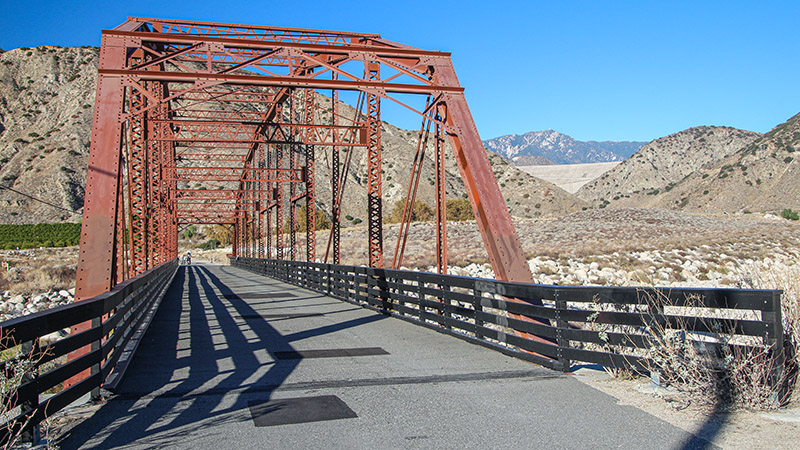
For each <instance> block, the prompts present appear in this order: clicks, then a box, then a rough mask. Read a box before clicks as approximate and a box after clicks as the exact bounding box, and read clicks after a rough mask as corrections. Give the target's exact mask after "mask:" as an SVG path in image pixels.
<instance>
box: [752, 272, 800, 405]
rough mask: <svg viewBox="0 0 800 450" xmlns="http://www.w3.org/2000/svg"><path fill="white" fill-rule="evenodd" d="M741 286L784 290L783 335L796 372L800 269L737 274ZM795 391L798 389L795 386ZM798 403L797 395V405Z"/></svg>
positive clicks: (798, 363) (799, 360)
mask: <svg viewBox="0 0 800 450" xmlns="http://www.w3.org/2000/svg"><path fill="white" fill-rule="evenodd" d="M737 278H738V279H739V281H738V285H739V287H741V288H747V289H780V290H782V291H783V294H782V296H781V315H782V317H783V331H784V333H785V334H786V335H787V337H788V342H787V347H788V348H789V349H790V352H789V356H790V357H792V360H791V361H787V363H789V364H790V367H789V368H790V369H792V371H796V370H797V367H800V354H799V353H800V352H798V351H797V349H798V348H800V347H798V346H800V265H798V264H796V263H795V264H793V265H778V264H773V265H771V266H769V267H766V268H764V269H762V270H751V271H746V270H743V269H740V270H739V273H738V274H737ZM791 387H792V388H794V386H791ZM797 400H798V395H797V394H795V395H794V398H793V401H797Z"/></svg>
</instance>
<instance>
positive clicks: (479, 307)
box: [472, 281, 486, 340]
mask: <svg viewBox="0 0 800 450" xmlns="http://www.w3.org/2000/svg"><path fill="white" fill-rule="evenodd" d="M482 298H483V292H482V291H481V290H480V289H478V284H477V283H475V282H474V281H473V285H472V309H474V310H475V337H476V338H477V339H480V340H483V339H484V338H485V337H486V336H484V335H483V332H481V328H483V320H481V319H480V318H479V315H480V313H482V312H483V304H482V303H481V300H482Z"/></svg>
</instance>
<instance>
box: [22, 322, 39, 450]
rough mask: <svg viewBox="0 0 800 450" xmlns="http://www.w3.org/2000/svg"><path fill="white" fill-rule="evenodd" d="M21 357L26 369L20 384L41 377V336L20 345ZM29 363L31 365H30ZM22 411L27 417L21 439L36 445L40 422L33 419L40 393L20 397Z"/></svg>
mask: <svg viewBox="0 0 800 450" xmlns="http://www.w3.org/2000/svg"><path fill="white" fill-rule="evenodd" d="M20 352H21V358H23V359H24V361H23V364H25V365H26V366H25V369H24V370H25V371H24V372H23V373H22V378H21V380H20V384H21V385H22V384H25V383H28V382H30V381H33V380H35V379H36V378H38V377H39V358H40V351H39V338H36V339H34V340H33V341H25V342H23V343H22V345H21V346H20ZM28 364H29V365H28ZM19 400H20V402H19V404H20V412H21V413H22V414H23V415H24V416H28V418H27V419H23V420H24V422H23V427H22V430H20V440H21V441H22V442H32V443H33V444H34V445H36V444H38V441H39V424H38V423H34V422H33V421H32V419H33V417H32V416H33V414H34V412H35V411H36V408H37V407H38V406H39V393H38V391H37V392H33V393H32V394H31V395H30V396H28V397H27V398H20V399H19Z"/></svg>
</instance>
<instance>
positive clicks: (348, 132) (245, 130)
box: [151, 120, 367, 146]
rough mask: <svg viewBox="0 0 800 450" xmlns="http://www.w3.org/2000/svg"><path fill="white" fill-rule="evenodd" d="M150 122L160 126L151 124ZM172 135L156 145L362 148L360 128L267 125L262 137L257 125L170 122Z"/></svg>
mask: <svg viewBox="0 0 800 450" xmlns="http://www.w3.org/2000/svg"><path fill="white" fill-rule="evenodd" d="M154 122H161V121H160V120H155V121H154ZM165 122H168V123H169V124H170V125H171V126H172V127H173V128H174V129H175V130H176V132H175V134H174V135H172V134H170V135H164V136H154V137H152V138H151V139H154V140H159V141H176V142H181V141H189V142H263V143H281V144H297V143H302V144H307V145H339V146H348V145H351V146H366V145H367V142H366V127H365V126H364V125H356V126H347V125H337V126H333V125H314V124H303V123H269V124H268V125H267V126H266V131H265V132H264V134H263V136H262V135H261V133H260V132H259V129H260V128H262V127H263V126H262V125H261V124H258V123H245V122H217V121H199V120H171V121H165Z"/></svg>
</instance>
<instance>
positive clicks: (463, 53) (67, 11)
mask: <svg viewBox="0 0 800 450" xmlns="http://www.w3.org/2000/svg"><path fill="white" fill-rule="evenodd" d="M101 5H102V6H101ZM2 9H3V13H2V15H0V48H3V49H6V50H8V49H11V48H16V47H20V46H35V45H42V44H50V45H62V46H72V45H94V46H97V45H99V43H100V30H101V29H104V28H106V29H107V28H113V27H115V26H117V25H118V24H120V23H122V22H124V21H125V18H126V17H127V16H140V17H163V18H180V19H187V20H208V21H216V22H232V23H250V24H259V25H275V26H291V27H302V28H322V29H331V30H347V31H359V32H369V33H380V34H381V35H382V36H383V37H384V38H387V39H390V40H393V41H397V42H402V43H405V44H408V45H413V46H416V47H420V48H424V49H428V50H442V51H448V52H451V53H452V54H453V61H454V63H455V66H456V71H457V73H458V76H459V80H460V81H461V84H462V86H464V87H465V88H466V95H467V100H468V102H469V104H470V108H471V110H472V113H473V116H474V117H475V121H476V124H477V126H478V130H479V131H480V133H481V137H482V138H484V139H489V138H493V137H497V136H501V135H504V134H511V133H518V134H520V133H524V132H527V131H533V130H542V129H548V128H551V129H554V130H557V131H560V132H563V133H566V134H569V135H571V136H573V137H575V138H576V139H580V140H640V141H649V140H651V139H655V138H658V137H661V136H665V135H668V134H671V133H675V132H677V131H681V130H683V129H686V128H689V127H692V126H698V125H726V126H732V127H736V128H743V129H747V130H753V131H759V132H765V131H768V130H769V129H770V128H772V127H773V126H775V125H778V124H779V123H781V122H783V121H785V120H786V119H788V118H789V117H791V116H793V115H795V114H797V113H798V112H800V83H798V79H800V45H798V43H800V39H799V38H798V32H797V30H798V25H797V24H798V17H800V2H799V1H797V0H792V1H788V0H787V1H769V0H765V1H762V2H744V1H702V0H696V1H691V2H689V1H652V2H647V1H632V2H621V1H620V2H600V1H560V2H559V1H552V0H550V1H502V0H499V1H492V2H490V1H482V2H477V1H470V0H463V1H447V0H443V1H437V2H431V1H417V0H405V1H395V2H385V3H381V2H377V1H372V2H351V1H341V2H325V1H305V0H288V1H283V2H275V1H261V2H259V1H253V0H250V1H239V0H227V1H222V2H220V1H214V2H211V1H207V0H194V1H181V0H171V1H170V0H167V1H136V0H130V1H125V2H116V1H113V0H111V1H108V2H80V1H36V0H34V1H24V2H23V1H18V2H17V1H13V2H12V1H10V0H6V1H5V2H4V5H3V8H2ZM398 125H400V126H404V125H408V126H407V127H408V128H413V127H414V125H412V124H404V123H400V124H398Z"/></svg>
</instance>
